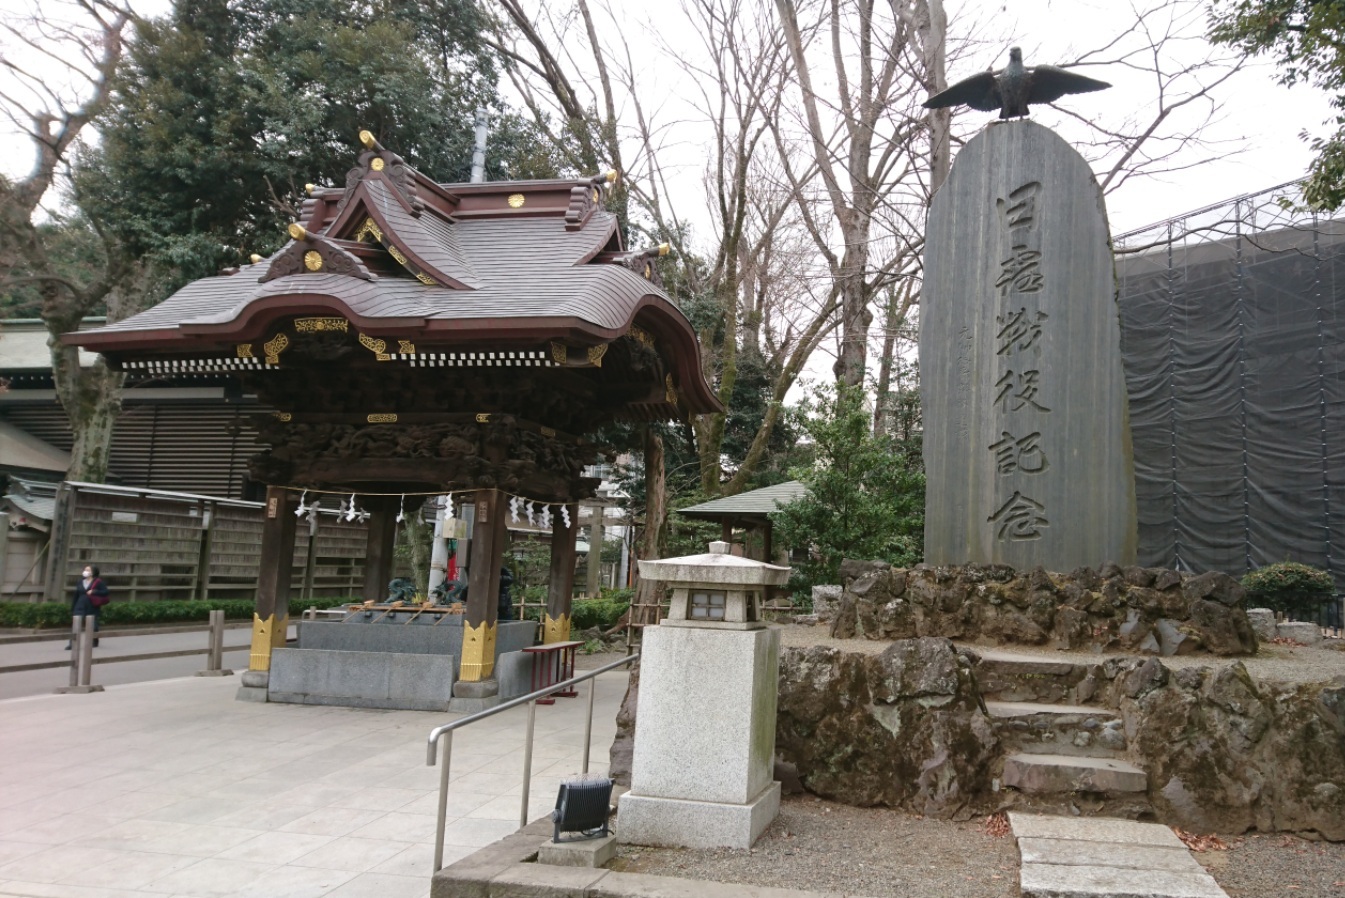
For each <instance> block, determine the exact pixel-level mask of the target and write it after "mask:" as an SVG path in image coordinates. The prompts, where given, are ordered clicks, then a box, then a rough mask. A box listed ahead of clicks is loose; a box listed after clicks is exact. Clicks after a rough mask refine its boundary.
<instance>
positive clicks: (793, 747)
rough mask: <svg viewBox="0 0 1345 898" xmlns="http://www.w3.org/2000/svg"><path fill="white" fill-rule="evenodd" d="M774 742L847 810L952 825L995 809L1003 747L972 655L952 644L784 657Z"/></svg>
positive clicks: (810, 784) (915, 642) (813, 786)
mask: <svg viewBox="0 0 1345 898" xmlns="http://www.w3.org/2000/svg"><path fill="white" fill-rule="evenodd" d="M775 740H776V746H775V747H776V752H777V753H778V754H779V755H780V757H781V758H782V759H784V760H785V761H787V762H789V763H792V764H793V765H794V766H795V767H796V768H797V770H798V774H799V777H800V779H801V780H802V781H803V784H804V786H805V787H806V788H807V789H808V791H810V792H814V793H816V794H818V795H823V796H825V797H827V798H831V799H834V800H836V801H840V802H844V803H845V804H853V805H860V806H870V805H883V806H886V807H894V808H905V809H907V810H910V811H914V812H916V813H919V814H928V815H930V816H935V817H951V818H954V819H966V818H967V817H970V816H972V815H973V814H977V813H981V812H984V811H986V810H991V809H993V808H991V803H992V800H993V798H994V796H993V795H992V793H991V791H990V782H991V777H992V776H993V775H994V763H995V761H996V760H997V758H998V754H999V751H998V740H997V739H996V737H995V734H994V730H993V728H992V727H991V724H990V720H989V718H988V717H986V716H985V715H984V714H982V713H981V710H980V708H979V705H978V697H977V692H976V686H975V683H974V680H973V677H972V673H971V665H970V658H969V656H968V655H966V654H965V653H961V652H958V651H957V650H956V648H954V646H953V644H952V643H951V642H949V641H948V640H946V639H934V638H927V639H908V640H902V641H900V642H896V643H893V644H892V646H890V647H889V648H888V649H887V650H885V651H884V652H883V653H882V654H879V655H868V654H860V653H857V652H842V651H840V650H838V649H834V648H829V647H825V646H813V647H811V648H807V649H798V648H791V649H786V650H785V651H784V653H783V654H782V656H781V659H780V697H779V710H778V713H777V717H776V731H775Z"/></svg>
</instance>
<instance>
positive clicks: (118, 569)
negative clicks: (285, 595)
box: [45, 482, 366, 601]
mask: <svg viewBox="0 0 1345 898" xmlns="http://www.w3.org/2000/svg"><path fill="white" fill-rule="evenodd" d="M263 510H264V509H263V506H262V503H260V502H244V501H241V500H237V499H221V498H217V497H211V496H198V495H194V494H190V493H172V492H165V491H161V490H144V489H134V488H127V487H116V486H108V485H105V484H88V483H72V482H66V483H63V484H62V485H61V488H60V491H59V492H58V493H57V496H56V513H55V520H54V521H53V522H52V531H51V543H50V544H49V548H48V559H47V577H46V596H45V597H46V599H47V600H48V601H62V600H64V599H67V598H69V596H70V595H71V594H72V593H73V592H74V588H75V582H76V580H77V579H78V578H79V575H80V571H81V570H82V569H83V567H84V565H85V564H96V565H98V567H99V570H100V572H101V574H102V577H103V579H104V580H106V581H107V583H108V586H109V587H110V588H111V590H112V592H113V595H114V596H115V597H116V598H117V599H119V600H123V601H153V600H159V599H207V598H208V599H255V598H256V594H257V564H258V560H259V558H260V556H261V543H262V514H263ZM297 531H298V532H297V534H296V536H295V540H294V543H295V545H294V561H293V564H294V570H293V577H292V580H291V583H292V584H293V585H292V594H293V595H294V596H296V597H302V598H305V599H345V598H349V597H351V596H356V595H359V593H360V591H361V589H362V585H363V582H364V579H363V578H364V551H365V541H366V528H365V526H364V525H363V524H359V523H347V522H346V521H344V520H340V519H338V518H337V516H336V514H335V513H334V512H326V513H319V514H318V515H317V516H316V520H314V521H301V522H300V523H299V527H298V528H297Z"/></svg>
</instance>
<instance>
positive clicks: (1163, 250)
mask: <svg viewBox="0 0 1345 898" xmlns="http://www.w3.org/2000/svg"><path fill="white" fill-rule="evenodd" d="M1220 231H1221V233H1220V234H1219V235H1218V237H1217V239H1216V238H1211V237H1208V236H1207V237H1203V238H1194V239H1193V238H1186V239H1185V240H1184V241H1180V242H1177V243H1174V244H1168V245H1160V246H1158V247H1156V248H1152V249H1150V250H1147V251H1144V252H1140V253H1134V254H1118V256H1117V277H1118V280H1119V287H1120V313H1121V347H1122V355H1123V357H1124V364H1125V370H1126V383H1127V387H1128V390H1129V393H1130V422H1131V430H1132V433H1133V436H1134V447H1135V480H1136V498H1137V503H1138V512H1139V551H1140V558H1139V560H1140V563H1141V564H1144V565H1147V566H1162V567H1176V568H1178V569H1179V570H1189V571H1207V570H1217V571H1225V572H1227V573H1230V574H1232V575H1234V576H1241V575H1242V574H1243V573H1245V572H1247V571H1248V570H1251V569H1253V568H1256V567H1259V566H1261V565H1264V564H1269V563H1271V562H1276V561H1285V560H1292V561H1301V562H1304V563H1306V564H1311V565H1314V566H1316V567H1321V568H1325V569H1326V570H1329V571H1330V572H1331V573H1332V575H1333V576H1334V577H1335V579H1336V585H1337V589H1338V590H1339V589H1342V587H1345V222H1341V221H1323V222H1316V223H1310V224H1309V225H1308V226H1306V227H1304V228H1302V229H1298V228H1292V229H1290V228H1282V229H1279V230H1269V231H1259V232H1258V231H1256V230H1254V229H1252V228H1243V227H1242V226H1241V225H1239V224H1238V223H1237V222H1231V223H1227V224H1225V225H1224V226H1222V227H1221V229H1220ZM1244 231H1245V233H1243V232H1244ZM1145 236H1146V239H1151V238H1152V237H1153V236H1154V235H1153V232H1151V233H1150V234H1148V235H1145ZM1136 243H1138V241H1132V242H1131V245H1132V246H1133V245H1135V244H1136Z"/></svg>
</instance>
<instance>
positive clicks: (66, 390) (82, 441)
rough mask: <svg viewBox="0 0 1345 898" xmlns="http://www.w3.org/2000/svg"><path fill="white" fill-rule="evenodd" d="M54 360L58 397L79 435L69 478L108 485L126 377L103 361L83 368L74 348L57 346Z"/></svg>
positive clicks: (73, 450) (75, 433)
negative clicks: (109, 462) (114, 437)
mask: <svg viewBox="0 0 1345 898" xmlns="http://www.w3.org/2000/svg"><path fill="white" fill-rule="evenodd" d="M52 361H53V362H54V363H56V364H54V365H53V369H52V376H53V379H54V380H55V382H56V396H57V398H58V399H59V400H60V402H61V406H62V407H63V408H64V409H65V414H66V417H67V418H69V419H70V430H71V432H72V433H74V435H75V441H74V445H73V446H72V447H71V449H70V468H69V470H68V471H67V472H66V475H65V477H66V479H67V480H75V481H80V482H82V483H104V482H106V481H107V466H108V457H109V455H110V454H111V451H112V431H113V428H114V427H116V424H117V416H118V415H119V414H120V413H121V386H122V382H123V381H124V380H125V376H124V375H123V374H122V373H121V372H119V371H112V370H110V369H109V368H108V367H107V364H106V363H105V362H104V361H103V360H102V359H101V358H100V359H99V360H98V361H96V362H95V363H94V364H93V365H92V366H90V367H88V368H80V367H79V356H78V353H77V352H76V351H75V350H74V349H73V347H55V346H53V348H52Z"/></svg>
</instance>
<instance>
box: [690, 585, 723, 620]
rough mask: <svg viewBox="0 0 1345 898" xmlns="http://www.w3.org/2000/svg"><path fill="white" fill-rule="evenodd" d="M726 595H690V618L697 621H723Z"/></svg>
mask: <svg viewBox="0 0 1345 898" xmlns="http://www.w3.org/2000/svg"><path fill="white" fill-rule="evenodd" d="M727 605H728V594H727V593H723V592H702V591H696V592H693V593H692V594H691V616H692V618H694V619H699V620H721V621H722V620H723V619H724V609H725V608H726V607H727Z"/></svg>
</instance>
